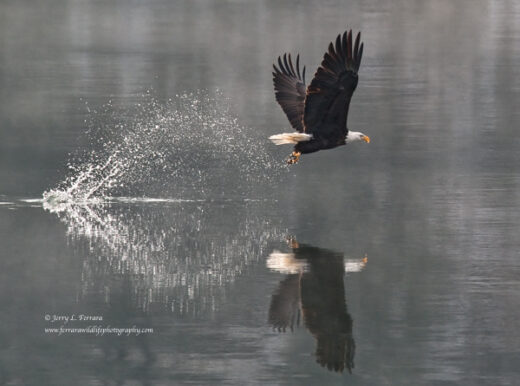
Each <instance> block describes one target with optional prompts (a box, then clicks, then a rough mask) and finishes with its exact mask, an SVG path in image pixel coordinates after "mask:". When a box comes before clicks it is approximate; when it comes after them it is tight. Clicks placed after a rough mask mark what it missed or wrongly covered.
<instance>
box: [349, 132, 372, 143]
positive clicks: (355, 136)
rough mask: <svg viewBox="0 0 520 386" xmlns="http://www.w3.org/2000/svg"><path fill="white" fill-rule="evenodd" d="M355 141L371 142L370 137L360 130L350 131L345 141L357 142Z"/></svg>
mask: <svg viewBox="0 0 520 386" xmlns="http://www.w3.org/2000/svg"><path fill="white" fill-rule="evenodd" d="M355 141H365V142H366V143H370V137H369V136H368V135H365V134H363V133H360V132H359V131H349V132H348V133H347V136H346V137H345V142H346V143H350V142H355Z"/></svg>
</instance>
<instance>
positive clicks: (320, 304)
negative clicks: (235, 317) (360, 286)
mask: <svg viewBox="0 0 520 386" xmlns="http://www.w3.org/2000/svg"><path fill="white" fill-rule="evenodd" d="M288 243H289V245H290V247H291V248H292V253H285V254H283V253H280V252H273V253H272V254H271V255H270V256H269V259H268V261H267V265H268V266H269V267H270V268H271V269H275V270H277V271H279V272H283V273H287V276H286V277H285V278H284V279H283V280H282V281H281V282H280V284H279V285H278V288H277V290H276V291H275V292H274V293H273V295H272V296H271V303H270V305H269V316H268V318H269V319H268V321H269V324H270V325H271V326H272V327H273V328H274V329H275V330H277V331H279V332H285V331H286V328H290V329H291V331H292V330H293V328H294V327H295V326H296V327H297V326H298V325H299V324H300V318H301V317H302V319H303V322H304V324H305V327H306V328H307V329H308V330H309V332H310V333H311V334H312V335H313V336H314V337H315V338H316V361H317V362H318V363H319V364H320V365H321V366H323V367H326V368H327V369H329V370H331V371H337V372H343V370H344V369H347V370H348V372H349V373H351V372H352V368H353V367H354V353H355V342H354V338H353V336H352V326H353V321H352V317H351V316H350V314H349V312H348V309H347V303H346V298H345V286H344V283H343V275H344V273H345V272H346V271H347V267H348V268H349V269H350V271H351V272H352V271H353V272H357V271H360V270H361V269H363V267H364V266H365V265H366V263H367V260H366V258H365V259H362V260H359V261H357V260H356V261H350V260H349V261H348V265H347V262H345V260H344V259H343V254H342V253H337V252H334V251H330V250H327V249H323V248H317V247H314V246H312V245H306V244H300V243H298V242H297V241H296V240H295V239H292V238H290V239H288ZM354 265H357V267H356V268H354Z"/></svg>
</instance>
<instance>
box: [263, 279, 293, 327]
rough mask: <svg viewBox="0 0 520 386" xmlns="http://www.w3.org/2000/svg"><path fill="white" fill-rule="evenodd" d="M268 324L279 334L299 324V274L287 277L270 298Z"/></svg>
mask: <svg viewBox="0 0 520 386" xmlns="http://www.w3.org/2000/svg"><path fill="white" fill-rule="evenodd" d="M269 324H270V325H271V326H273V328H274V329H275V330H278V331H280V332H282V331H283V332H285V330H286V329H287V328H290V329H291V331H293V329H294V325H295V324H296V326H298V325H299V324H300V274H291V275H287V277H286V278H285V279H283V280H282V281H281V282H280V284H279V285H278V289H277V290H276V292H275V293H274V294H273V295H272V296H271V304H270V305H269Z"/></svg>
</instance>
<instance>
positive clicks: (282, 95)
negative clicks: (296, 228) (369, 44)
mask: <svg viewBox="0 0 520 386" xmlns="http://www.w3.org/2000/svg"><path fill="white" fill-rule="evenodd" d="M360 38H361V33H358V34H357V37H356V40H355V43H354V49H352V30H350V31H348V32H347V31H345V33H343V36H342V35H341V34H339V35H338V37H337V38H336V44H335V45H334V44H333V43H332V42H331V43H330V44H329V50H328V52H326V53H325V55H324V57H323V61H322V62H321V66H320V67H318V70H317V71H316V74H314V79H312V81H311V84H310V85H309V87H307V88H306V87H305V66H304V67H303V71H302V72H300V55H298V56H297V57H296V66H294V65H293V62H292V59H291V55H290V54H284V55H283V60H282V57H278V67H277V66H276V65H273V68H274V72H273V82H274V89H275V92H276V100H277V101H278V103H279V104H280V106H281V107H282V110H283V111H284V112H285V114H286V115H287V118H288V119H289V122H291V126H292V127H293V128H294V129H295V130H296V132H294V133H283V134H276V135H273V136H271V137H269V139H270V140H271V141H273V142H274V143H275V144H276V145H283V144H294V151H293V152H292V154H291V156H290V157H289V159H288V160H287V163H288V164H294V163H296V162H298V159H299V157H300V155H301V154H306V153H313V152H316V151H318V150H324V149H332V148H335V147H338V146H341V145H346V144H347V143H350V142H354V141H360V140H363V141H365V142H366V143H369V142H370V138H369V137H368V136H366V135H365V134H363V133H360V132H357V131H349V130H348V128H347V115H348V108H349V105H350V99H351V98H352V94H353V93H354V90H355V89H356V86H357V83H358V74H357V73H358V70H359V65H360V64H361V57H362V56H363V43H361V44H360Z"/></svg>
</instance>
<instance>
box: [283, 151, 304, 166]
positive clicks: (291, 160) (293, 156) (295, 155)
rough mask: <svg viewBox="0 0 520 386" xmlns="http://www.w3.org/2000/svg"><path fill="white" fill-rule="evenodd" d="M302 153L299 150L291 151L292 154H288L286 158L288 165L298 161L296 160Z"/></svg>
mask: <svg viewBox="0 0 520 386" xmlns="http://www.w3.org/2000/svg"><path fill="white" fill-rule="evenodd" d="M301 155H302V153H301V152H299V151H293V152H292V154H291V155H290V156H289V158H288V159H287V163H288V164H289V165H293V164H295V163H296V162H298V160H299V159H300V156H301Z"/></svg>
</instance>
